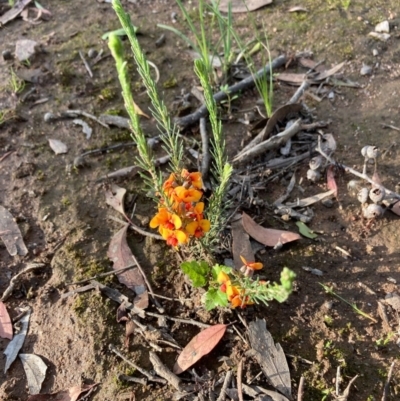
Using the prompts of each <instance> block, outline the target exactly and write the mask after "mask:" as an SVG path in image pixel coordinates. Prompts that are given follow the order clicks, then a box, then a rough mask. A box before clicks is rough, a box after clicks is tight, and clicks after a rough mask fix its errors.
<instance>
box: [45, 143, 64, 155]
mask: <svg viewBox="0 0 400 401" xmlns="http://www.w3.org/2000/svg"><path fill="white" fill-rule="evenodd" d="M49 145H50V147H51V149H53V151H54V153H55V154H56V155H61V154H63V153H67V152H68V147H67V145H66V144H65V143H63V142H61V141H59V140H58V139H49Z"/></svg>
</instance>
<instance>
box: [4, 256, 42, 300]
mask: <svg viewBox="0 0 400 401" xmlns="http://www.w3.org/2000/svg"><path fill="white" fill-rule="evenodd" d="M44 266H45V264H44V263H31V264H29V265H28V266H26V267H25V269H23V270H22V271H20V272H19V273H18V274H16V275H15V276H14V277H13V278H12V279H11V280H10V284H9V285H8V287H7V288H6V290H5V291H4V293H3V296H2V297H1V299H0V301H2V302H4V301H5V300H6V299H8V297H9V296H10V295H11V293H12V292H13V290H14V288H15V286H16V284H17V281H18V279H19V278H20V277H21V276H22V275H23V274H25V273H28V272H30V271H32V270H35V269H40V268H41V267H44Z"/></svg>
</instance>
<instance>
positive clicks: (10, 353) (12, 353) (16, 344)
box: [3, 307, 31, 373]
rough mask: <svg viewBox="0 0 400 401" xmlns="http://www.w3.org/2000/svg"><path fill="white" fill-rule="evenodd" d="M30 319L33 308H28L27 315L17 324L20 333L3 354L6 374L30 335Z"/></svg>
mask: <svg viewBox="0 0 400 401" xmlns="http://www.w3.org/2000/svg"><path fill="white" fill-rule="evenodd" d="M30 317H31V308H30V307H28V308H27V309H26V313H25V315H24V316H22V318H21V319H20V320H19V321H18V322H17V323H16V325H17V326H18V327H19V332H18V333H17V334H15V336H14V338H13V339H12V341H11V342H10V343H9V344H8V345H7V348H6V349H5V350H4V352H3V354H4V355H6V363H5V367H4V373H6V372H7V370H8V368H9V367H10V366H11V364H12V363H13V362H14V361H15V358H16V357H17V355H18V352H19V350H20V349H21V348H22V346H23V345H24V341H25V337H26V334H27V333H28V327H29V319H30Z"/></svg>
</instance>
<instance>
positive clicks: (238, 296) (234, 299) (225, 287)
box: [217, 256, 263, 308]
mask: <svg viewBox="0 0 400 401" xmlns="http://www.w3.org/2000/svg"><path fill="white" fill-rule="evenodd" d="M240 258H241V259H242V262H243V263H244V265H243V267H242V269H241V271H243V270H244V269H243V268H245V272H246V273H248V271H252V272H253V271H254V270H260V269H262V267H263V265H262V263H258V262H247V261H246V259H245V258H244V257H243V256H240ZM246 275H249V274H246ZM217 281H218V283H219V284H221V286H220V290H221V291H222V292H224V293H226V296H227V298H228V301H229V302H230V303H231V306H232V308H237V307H238V306H240V307H241V308H244V307H246V305H253V304H254V302H251V301H250V298H249V297H248V296H246V295H245V290H243V289H242V288H240V287H239V286H237V285H234V284H233V283H232V280H231V278H230V277H229V275H228V274H226V273H225V272H222V271H221V272H220V273H219V274H218V277H217Z"/></svg>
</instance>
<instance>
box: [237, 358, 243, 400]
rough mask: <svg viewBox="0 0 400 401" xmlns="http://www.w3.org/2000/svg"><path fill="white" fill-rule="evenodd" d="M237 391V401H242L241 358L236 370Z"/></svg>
mask: <svg viewBox="0 0 400 401" xmlns="http://www.w3.org/2000/svg"><path fill="white" fill-rule="evenodd" d="M237 369H238V370H237V391H238V397H239V401H243V388H242V387H243V386H242V384H243V382H242V375H243V358H242V359H241V360H240V362H239V365H238V368H237Z"/></svg>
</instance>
